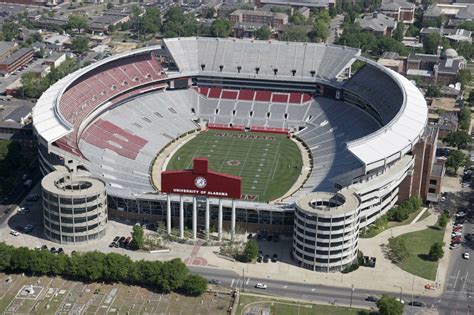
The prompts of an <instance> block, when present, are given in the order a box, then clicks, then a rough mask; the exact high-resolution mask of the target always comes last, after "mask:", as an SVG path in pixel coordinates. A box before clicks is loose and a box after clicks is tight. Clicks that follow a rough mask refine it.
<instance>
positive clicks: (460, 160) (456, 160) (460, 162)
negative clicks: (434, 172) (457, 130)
mask: <svg viewBox="0 0 474 315" xmlns="http://www.w3.org/2000/svg"><path fill="white" fill-rule="evenodd" d="M466 162H467V158H466V155H465V154H464V153H463V152H462V151H459V150H452V151H450V152H449V155H448V159H447V160H446V167H449V168H451V169H452V170H453V171H454V172H455V173H457V171H458V169H459V168H460V167H461V166H464V165H466Z"/></svg>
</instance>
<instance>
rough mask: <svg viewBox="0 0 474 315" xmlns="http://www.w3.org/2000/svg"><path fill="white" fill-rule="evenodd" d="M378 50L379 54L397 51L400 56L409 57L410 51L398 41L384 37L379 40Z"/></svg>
mask: <svg viewBox="0 0 474 315" xmlns="http://www.w3.org/2000/svg"><path fill="white" fill-rule="evenodd" d="M377 48H378V51H379V54H383V53H384V52H386V51H396V52H398V53H399V54H400V55H407V54H408V51H407V49H406V47H405V46H404V45H403V44H402V43H401V42H399V41H397V40H396V39H394V38H392V37H387V36H383V37H381V38H378V39H377Z"/></svg>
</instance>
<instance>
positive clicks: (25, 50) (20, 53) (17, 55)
mask: <svg viewBox="0 0 474 315" xmlns="http://www.w3.org/2000/svg"><path fill="white" fill-rule="evenodd" d="M30 52H33V49H31V48H27V47H23V48H21V49H19V50H17V51H15V52H14V53H13V54H11V55H10V57H7V58H5V59H3V60H1V61H0V63H1V64H6V65H9V64H12V63H14V62H15V61H16V60H17V59H18V58H21V57H23V56H24V55H26V54H28V53H30Z"/></svg>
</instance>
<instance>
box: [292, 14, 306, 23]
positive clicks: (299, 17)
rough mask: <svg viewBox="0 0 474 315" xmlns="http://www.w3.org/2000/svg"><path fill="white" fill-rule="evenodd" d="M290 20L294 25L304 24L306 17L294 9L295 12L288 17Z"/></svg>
mask: <svg viewBox="0 0 474 315" xmlns="http://www.w3.org/2000/svg"><path fill="white" fill-rule="evenodd" d="M290 22H291V23H293V24H294V25H304V24H305V23H306V18H305V17H304V15H303V14H301V12H300V11H295V13H293V15H292V16H291V17H290Z"/></svg>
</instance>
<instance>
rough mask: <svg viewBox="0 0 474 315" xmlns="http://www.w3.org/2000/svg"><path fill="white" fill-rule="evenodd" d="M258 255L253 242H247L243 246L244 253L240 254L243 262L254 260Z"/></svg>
mask: <svg viewBox="0 0 474 315" xmlns="http://www.w3.org/2000/svg"><path fill="white" fill-rule="evenodd" d="M257 255H258V244H257V242H256V241H255V240H249V241H248V242H247V243H246V244H245V248H244V251H243V253H242V257H241V260H242V261H243V262H251V261H252V260H254V259H256V258H257Z"/></svg>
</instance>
